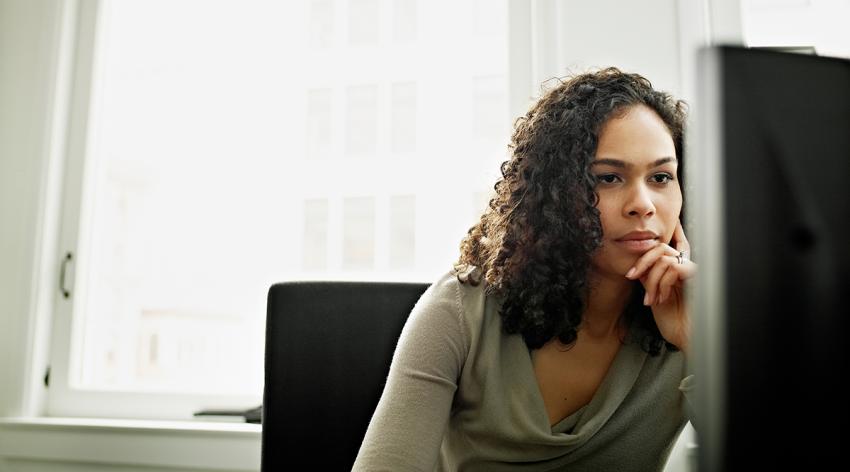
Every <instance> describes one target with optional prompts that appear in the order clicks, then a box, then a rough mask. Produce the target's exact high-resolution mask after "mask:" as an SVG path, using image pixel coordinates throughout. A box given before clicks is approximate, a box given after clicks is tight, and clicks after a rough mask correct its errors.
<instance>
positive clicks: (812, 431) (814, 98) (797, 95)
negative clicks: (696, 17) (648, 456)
mask: <svg viewBox="0 0 850 472" xmlns="http://www.w3.org/2000/svg"><path fill="white" fill-rule="evenodd" d="M698 64H699V67H700V69H699V74H698V78H699V79H698V80H699V85H698V90H699V92H698V93H699V94H698V97H697V101H696V103H695V106H694V107H692V110H693V120H694V121H693V125H694V126H693V130H692V138H693V142H692V143H691V144H689V147H690V148H691V150H692V152H691V156H690V157H691V159H690V165H691V169H692V174H691V175H690V179H691V180H690V181H691V182H692V189H693V194H692V195H691V196H690V198H691V205H692V207H691V210H692V211H693V214H692V218H693V220H692V221H693V227H692V230H691V233H692V236H691V241H692V244H693V246H694V249H693V254H694V256H693V257H694V261H695V262H697V263H698V264H699V267H700V270H699V275H697V278H696V279H695V285H694V287H695V289H694V290H693V292H692V301H693V307H694V309H693V324H694V327H693V333H694V340H693V343H692V345H693V353H692V356H693V357H692V360H693V363H694V365H693V369H694V372H695V373H696V376H695V379H696V391H695V398H696V400H695V402H694V407H695V417H694V420H693V424H694V427H695V431H696V435H697V436H696V437H697V463H698V470H699V472H706V471H732V470H742V469H750V468H752V467H755V469H756V470H822V469H823V468H828V467H830V466H829V465H828V464H831V463H833V462H832V461H831V459H837V460H838V462H837V463H838V464H841V463H843V462H844V461H843V459H844V458H845V451H844V449H843V448H844V447H847V446H846V441H845V439H844V437H845V436H846V432H845V431H844V426H845V425H848V422H847V420H848V415H847V412H848V403H850V395H848V394H847V392H848V391H850V390H848V389H847V388H846V387H844V385H845V381H846V380H847V378H846V377H847V372H848V370H847V365H848V362H847V358H848V355H847V353H848V347H847V346H848V337H850V330H848V325H850V323H848V319H850V306H848V301H847V300H845V299H844V296H846V295H850V273H849V272H850V61H848V60H845V59H838V58H827V57H820V56H815V55H804V54H796V53H790V52H777V51H766V50H755V49H747V48H742V47H712V48H706V49H704V50H702V51H701V52H700V57H699V61H698Z"/></svg>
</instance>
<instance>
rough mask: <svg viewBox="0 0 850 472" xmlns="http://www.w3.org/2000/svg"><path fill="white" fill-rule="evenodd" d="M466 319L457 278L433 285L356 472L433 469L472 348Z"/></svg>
mask: <svg viewBox="0 0 850 472" xmlns="http://www.w3.org/2000/svg"><path fill="white" fill-rule="evenodd" d="M461 317H462V309H461V302H460V294H459V288H458V282H457V280H456V279H454V277H453V276H451V277H449V276H447V277H446V278H444V279H442V280H441V281H439V282H437V283H435V284H434V285H432V286H431V287H430V288H429V289H428V291H426V292H425V293H424V294H423V295H422V298H420V300H419V301H418V302H417V304H416V306H415V307H414V308H413V311H412V312H411V315H410V318H408V320H407V323H406V324H405V327H404V329H403V330H402V333H401V337H400V338H399V342H398V345H397V346H396V351H395V354H394V355H393V361H392V364H391V367H390V372H389V376H388V378H387V384H386V386H385V388H384V392H383V394H382V396H381V400H380V402H379V403H378V407H377V408H376V410H375V413H374V415H373V416H372V420H371V422H370V423H369V429H368V430H367V432H366V436H365V438H364V439H363V444H362V445H361V446H360V452H359V453H358V455H357V459H356V461H355V463H354V468H353V469H352V470H355V471H370V472H371V471H394V472H395V471H408V470H416V471H419V470H421V471H428V472H431V471H433V470H434V467H435V465H436V461H437V458H438V454H439V450H440V443H441V442H442V439H443V434H444V433H445V429H446V425H447V424H448V420H449V414H450V411H451V406H452V399H453V398H454V393H455V390H457V381H458V377H459V376H460V372H461V369H462V367H463V363H464V361H465V359H466V355H467V352H468V350H469V341H468V340H469V337H468V334H467V333H466V332H465V330H464V325H463V323H462V319H461ZM355 381H356V380H355Z"/></svg>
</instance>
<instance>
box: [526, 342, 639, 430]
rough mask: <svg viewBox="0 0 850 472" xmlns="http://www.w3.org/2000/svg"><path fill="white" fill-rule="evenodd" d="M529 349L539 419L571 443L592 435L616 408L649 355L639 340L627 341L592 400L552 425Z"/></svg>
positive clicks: (530, 380) (530, 385) (531, 386)
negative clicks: (639, 344) (637, 342)
mask: <svg viewBox="0 0 850 472" xmlns="http://www.w3.org/2000/svg"><path fill="white" fill-rule="evenodd" d="M526 352H527V354H528V355H527V359H528V362H527V365H526V367H527V368H526V369H524V370H525V372H526V374H527V377H528V380H527V382H526V385H528V388H529V389H531V390H532V392H531V397H532V398H533V399H534V403H535V405H534V410H535V411H536V412H537V416H538V421H540V422H542V426H543V427H545V430H548V431H549V432H550V433H551V434H552V435H561V436H563V437H564V438H569V439H571V441H570V442H576V445H578V444H581V443H583V442H584V441H586V440H587V439H588V438H590V437H591V436H593V434H595V433H596V432H597V431H598V430H599V429H600V428H601V427H602V426H603V425H604V424H605V422H606V421H608V419H609V418H610V417H611V415H612V414H613V413H614V411H616V410H617V407H619V406H620V404H621V403H622V402H623V400H624V399H625V397H626V395H628V393H629V391H630V390H631V388H632V386H633V385H634V383H635V381H636V380H637V377H638V375H639V374H640V370H641V368H642V367H643V363H644V361H645V360H646V355H647V354H646V352H644V351H643V350H641V349H640V348H639V347H638V346H637V345H636V343H634V342H626V343H624V344H623V345H622V346H620V349H618V351H617V354H616V355H615V356H614V360H613V361H612V362H611V365H610V366H609V367H608V371H607V372H606V373H605V377H603V380H602V383H600V384H599V387H598V388H597V389H596V392H594V394H593V397H592V398H591V399H590V401H589V402H588V403H587V404H585V405H584V406H582V407H581V408H579V409H578V410H576V411H574V412H573V413H571V414H569V415H567V416H566V417H564V418H562V419H561V420H559V421H558V422H557V423H555V424H554V425H551V426H550V424H549V413H548V411H547V410H546V405H545V403H544V402H543V394H542V393H541V392H540V387H539V385H538V383H537V377H536V376H535V374H534V361H533V358H532V352H531V351H530V350H528V349H526Z"/></svg>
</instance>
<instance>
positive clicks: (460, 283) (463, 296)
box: [428, 265, 493, 327]
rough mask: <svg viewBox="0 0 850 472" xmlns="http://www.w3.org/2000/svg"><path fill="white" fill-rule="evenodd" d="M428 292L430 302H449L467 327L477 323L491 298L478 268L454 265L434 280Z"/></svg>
mask: <svg viewBox="0 0 850 472" xmlns="http://www.w3.org/2000/svg"><path fill="white" fill-rule="evenodd" d="M428 292H430V294H429V297H428V298H429V299H430V300H431V301H432V302H438V303H439V302H441V303H442V304H444V306H447V305H448V304H451V305H452V307H453V311H454V312H455V313H456V314H457V315H458V317H459V319H460V321H461V322H462V324H464V325H466V326H467V327H471V326H470V325H476V324H479V323H480V322H481V320H482V317H483V314H484V311H485V309H486V307H487V306H488V305H489V304H490V303H488V302H489V301H491V299H492V298H493V297H492V295H490V294H488V291H487V283H486V281H485V280H484V277H483V276H482V271H481V269H480V268H478V267H475V266H468V265H462V266H461V265H455V266H454V267H453V268H452V269H451V270H448V271H447V272H445V273H443V274H442V275H441V276H440V277H439V278H438V279H437V280H435V281H434V282H433V283H432V284H431V287H429V289H428Z"/></svg>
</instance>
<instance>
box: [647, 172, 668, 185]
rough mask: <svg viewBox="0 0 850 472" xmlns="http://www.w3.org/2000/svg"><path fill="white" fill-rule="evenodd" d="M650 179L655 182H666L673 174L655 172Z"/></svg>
mask: <svg viewBox="0 0 850 472" xmlns="http://www.w3.org/2000/svg"><path fill="white" fill-rule="evenodd" d="M651 179H652V181H653V182H655V183H656V184H666V183H670V182H671V181H672V180H673V176H672V175H670V174H655V175H653V176H652V177H651Z"/></svg>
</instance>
